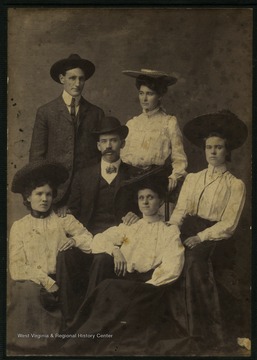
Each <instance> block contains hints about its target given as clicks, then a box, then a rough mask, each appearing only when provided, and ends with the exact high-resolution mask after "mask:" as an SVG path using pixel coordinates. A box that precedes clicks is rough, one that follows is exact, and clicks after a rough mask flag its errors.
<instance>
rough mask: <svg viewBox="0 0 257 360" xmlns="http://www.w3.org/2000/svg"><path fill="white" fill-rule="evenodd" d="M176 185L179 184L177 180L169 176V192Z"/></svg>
mask: <svg viewBox="0 0 257 360" xmlns="http://www.w3.org/2000/svg"><path fill="white" fill-rule="evenodd" d="M176 186H177V180H176V179H173V178H169V186H168V190H169V192H171V191H172V190H174V189H175V187H176Z"/></svg>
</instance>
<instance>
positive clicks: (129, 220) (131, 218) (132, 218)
mask: <svg viewBox="0 0 257 360" xmlns="http://www.w3.org/2000/svg"><path fill="white" fill-rule="evenodd" d="M139 219H140V218H139V216H137V215H136V214H134V213H133V212H132V211H130V212H128V213H127V214H126V215H125V216H123V218H122V221H123V224H125V225H132V224H135V223H136V222H137V221H138V220H139Z"/></svg>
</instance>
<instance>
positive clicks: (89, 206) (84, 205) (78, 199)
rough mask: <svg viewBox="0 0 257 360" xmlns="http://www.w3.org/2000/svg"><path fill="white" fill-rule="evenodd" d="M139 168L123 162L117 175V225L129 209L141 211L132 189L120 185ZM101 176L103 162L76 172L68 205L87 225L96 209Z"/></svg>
mask: <svg viewBox="0 0 257 360" xmlns="http://www.w3.org/2000/svg"><path fill="white" fill-rule="evenodd" d="M137 172H138V169H137V168H135V167H133V166H131V165H128V164H125V163H123V162H121V164H120V167H119V171H118V174H117V176H116V185H115V186H116V189H115V195H114V204H115V210H114V211H115V214H114V215H115V217H116V221H117V225H118V224H119V223H121V221H122V217H123V216H124V215H126V214H127V213H128V212H129V211H133V212H134V213H137V214H138V213H139V210H138V206H137V203H136V201H135V200H134V196H133V195H132V194H131V191H130V190H129V189H127V188H126V187H124V188H123V187H120V185H121V184H122V181H124V180H128V179H129V178H130V177H131V176H135V175H136V174H137ZM100 178H101V162H98V163H96V164H94V165H92V166H90V167H88V168H85V169H83V170H80V171H78V172H77V173H76V175H75V177H74V180H73V183H72V188H71V194H70V198H69V201H68V207H69V209H70V210H71V212H72V214H73V215H74V216H75V217H76V218H77V219H78V220H79V221H80V222H82V224H83V225H84V226H85V227H88V225H90V221H92V216H93V213H94V210H95V200H96V198H97V193H98V191H99V183H100Z"/></svg>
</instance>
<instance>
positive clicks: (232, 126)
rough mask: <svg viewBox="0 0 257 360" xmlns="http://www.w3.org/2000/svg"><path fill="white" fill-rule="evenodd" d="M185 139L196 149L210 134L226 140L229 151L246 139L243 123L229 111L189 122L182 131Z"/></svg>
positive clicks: (245, 127) (207, 115)
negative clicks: (215, 134)
mask: <svg viewBox="0 0 257 360" xmlns="http://www.w3.org/2000/svg"><path fill="white" fill-rule="evenodd" d="M183 133H184V135H185V136H186V138H187V139H188V140H189V141H191V143H193V144H194V145H196V146H198V147H203V145H204V139H206V138H207V137H208V136H209V135H210V134H211V133H217V134H219V135H221V136H222V137H224V138H226V140H227V143H228V147H229V150H233V149H236V148H239V147H240V146H242V145H243V143H244V142H245V140H246V138H247V134H248V130H247V126H246V125H245V123H244V122H243V121H242V120H240V119H239V118H238V117H237V116H236V115H235V114H233V113H232V112H231V111H229V110H222V111H220V112H217V113H212V114H205V115H201V116H198V117H196V118H194V119H193V120H190V121H189V122H188V123H187V124H186V125H185V126H184V129H183Z"/></svg>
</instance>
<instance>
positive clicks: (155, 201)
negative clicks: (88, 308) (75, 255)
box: [88, 175, 184, 292]
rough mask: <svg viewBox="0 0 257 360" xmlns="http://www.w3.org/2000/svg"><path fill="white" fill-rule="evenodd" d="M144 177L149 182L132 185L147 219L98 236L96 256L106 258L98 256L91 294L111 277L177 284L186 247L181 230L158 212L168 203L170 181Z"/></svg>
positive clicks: (92, 277) (96, 239)
mask: <svg viewBox="0 0 257 360" xmlns="http://www.w3.org/2000/svg"><path fill="white" fill-rule="evenodd" d="M139 178H140V177H139ZM141 178H146V179H144V180H137V179H136V180H132V181H135V183H134V184H133V182H132V184H133V186H135V193H137V202H138V207H139V210H140V212H141V213H142V215H143V217H142V219H140V220H139V221H138V222H136V223H135V224H132V225H125V224H120V225H119V226H114V227H111V228H109V229H108V230H106V231H104V232H103V233H100V234H97V235H95V236H94V239H93V242H92V245H91V248H92V253H93V254H99V253H102V254H103V255H101V256H99V257H95V260H94V262H93V267H92V271H91V275H90V281H89V288H88V292H90V291H91V290H92V288H94V287H95V286H96V284H97V283H99V282H100V281H102V280H103V279H104V278H107V277H114V278H116V277H119V278H123V279H129V280H137V281H143V282H146V283H147V284H152V285H155V286H160V285H165V284H169V283H171V282H173V281H175V280H176V279H177V278H178V277H179V275H180V273H181V271H182V268H183V263H184V248H183V246H182V244H181V241H180V237H179V235H180V233H179V230H178V227H177V226H171V227H169V226H167V225H166V224H165V222H164V221H163V220H164V219H163V217H162V216H161V215H160V214H159V213H158V210H159V207H160V206H161V205H162V203H163V201H164V200H163V199H164V196H165V191H166V189H167V180H166V179H164V178H162V177H161V176H160V177H159V176H151V177H150V178H148V179H147V177H146V176H145V175H143V176H142V177H141ZM96 263H97V265H96ZM108 263H112V266H109V265H108ZM95 266H96V267H95ZM103 269H104V270H103ZM109 270H110V271H111V273H110V272H109ZM100 273H101V275H100ZM94 274H95V275H94ZM95 276H96V277H95ZM101 276H102V278H101ZM96 279H97V280H96ZM93 282H94V284H93Z"/></svg>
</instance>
